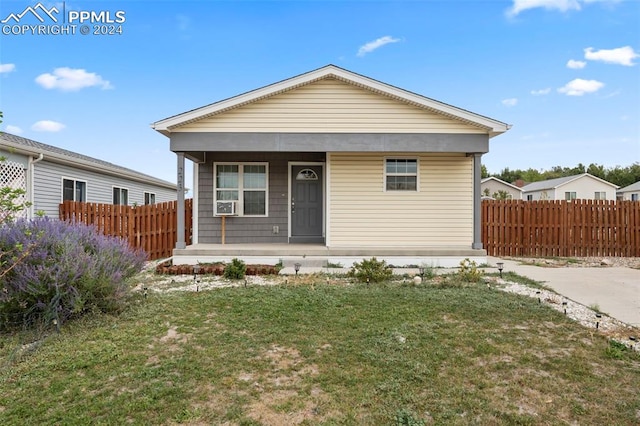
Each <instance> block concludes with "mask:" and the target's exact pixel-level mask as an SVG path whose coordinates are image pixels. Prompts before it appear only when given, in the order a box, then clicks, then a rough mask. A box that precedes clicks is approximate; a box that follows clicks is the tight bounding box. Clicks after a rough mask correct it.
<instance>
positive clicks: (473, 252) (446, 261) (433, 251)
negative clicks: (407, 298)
mask: <svg viewBox="0 0 640 426" xmlns="http://www.w3.org/2000/svg"><path fill="white" fill-rule="evenodd" d="M371 257H376V258H378V259H380V260H385V261H386V262H387V263H388V264H390V265H395V266H405V265H423V264H424V265H429V266H433V267H443V268H452V267H456V266H458V265H459V264H460V262H461V261H462V260H463V259H467V258H468V259H469V260H472V261H475V262H476V263H477V264H483V263H486V262H487V252H486V250H484V249H472V248H469V247H455V246H451V247H429V246H424V247H327V246H325V245H322V244H193V245H190V246H187V247H186V248H183V249H174V250H173V263H174V264H176V265H178V264H184V265H195V264H198V263H208V262H219V261H223V262H228V261H230V260H231V259H233V258H239V259H242V260H243V261H245V262H246V263H256V264H258V263H259V264H270V265H275V264H277V263H278V262H280V261H282V262H283V264H284V266H293V265H294V264H295V263H300V264H301V265H302V266H306V267H326V266H327V264H328V263H331V264H341V265H342V266H344V267H350V266H351V265H352V264H353V263H354V262H359V261H361V260H362V259H368V258H371Z"/></svg>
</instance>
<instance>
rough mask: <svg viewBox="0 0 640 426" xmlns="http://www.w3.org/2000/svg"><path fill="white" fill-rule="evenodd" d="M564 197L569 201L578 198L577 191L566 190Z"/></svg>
mask: <svg viewBox="0 0 640 426" xmlns="http://www.w3.org/2000/svg"><path fill="white" fill-rule="evenodd" d="M564 199H565V200H567V201H571V200H575V199H576V193H575V191H571V192H565V193H564Z"/></svg>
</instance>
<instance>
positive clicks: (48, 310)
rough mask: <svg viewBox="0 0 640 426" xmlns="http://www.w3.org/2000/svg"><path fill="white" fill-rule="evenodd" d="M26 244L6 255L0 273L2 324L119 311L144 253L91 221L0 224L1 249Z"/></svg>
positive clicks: (58, 322)
mask: <svg viewBox="0 0 640 426" xmlns="http://www.w3.org/2000/svg"><path fill="white" fill-rule="evenodd" d="M16 246H21V247H25V248H26V247H28V251H27V252H26V255H25V256H23V257H15V256H13V257H10V258H8V259H5V261H6V262H7V263H6V264H5V265H4V267H5V268H6V269H7V272H6V274H4V276H2V277H0V288H1V291H0V320H2V323H1V324H0V327H2V326H3V325H4V326H8V327H11V326H23V325H35V324H36V323H37V322H40V321H45V322H47V323H49V324H50V323H52V322H53V321H54V320H55V322H56V323H57V325H58V326H59V325H61V324H62V323H63V322H64V321H66V320H68V319H70V318H72V317H76V316H80V315H83V314H84V313H87V312H90V311H93V310H98V311H102V312H115V311H118V310H119V309H120V308H121V307H122V306H123V303H124V301H125V296H126V295H127V294H128V291H129V286H128V285H127V284H126V280H127V279H128V278H129V277H131V276H133V275H134V274H136V273H138V272H139V271H141V270H142V268H143V266H144V262H145V260H146V255H145V253H144V252H142V251H134V250H133V249H131V248H130V247H129V246H128V244H127V243H126V241H124V240H122V239H119V238H114V237H107V236H104V235H102V234H100V233H99V232H97V231H96V229H95V228H94V227H92V226H87V225H84V224H79V223H70V222H63V221H59V220H51V219H48V218H38V219H34V220H26V219H19V220H17V221H15V222H12V223H10V224H5V225H4V226H2V227H0V252H7V251H8V250H11V249H12V248H14V247H16Z"/></svg>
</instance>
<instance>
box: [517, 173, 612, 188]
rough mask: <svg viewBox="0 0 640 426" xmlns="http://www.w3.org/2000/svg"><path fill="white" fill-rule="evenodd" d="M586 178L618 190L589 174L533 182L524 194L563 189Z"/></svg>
mask: <svg viewBox="0 0 640 426" xmlns="http://www.w3.org/2000/svg"><path fill="white" fill-rule="evenodd" d="M584 177H590V178H592V179H595V180H597V181H600V182H602V183H605V184H607V185H609V186H612V187H614V188H618V186H617V185H614V184H613V183H611V182H607V181H606V180H604V179H600V178H599V177H596V176H593V175H590V174H589V173H582V174H580V175H573V176H565V177H561V178H556V179H547V180H541V181H538V182H532V183H530V184H529V185H525V186H523V187H522V191H523V192H532V191H543V190H545V189H557V188H559V187H561V186H562V185H566V184H568V183H569V182H573V181H575V180H577V179H581V178H584Z"/></svg>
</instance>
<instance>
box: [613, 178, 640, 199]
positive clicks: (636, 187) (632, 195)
mask: <svg viewBox="0 0 640 426" xmlns="http://www.w3.org/2000/svg"><path fill="white" fill-rule="evenodd" d="M617 196H618V199H620V200H626V201H640V181H638V182H636V183H632V184H631V185H629V186H625V187H624V188H620V189H618V192H617Z"/></svg>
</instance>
